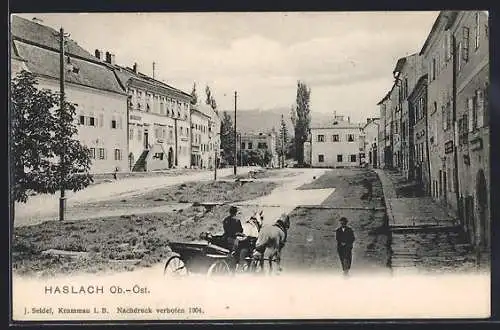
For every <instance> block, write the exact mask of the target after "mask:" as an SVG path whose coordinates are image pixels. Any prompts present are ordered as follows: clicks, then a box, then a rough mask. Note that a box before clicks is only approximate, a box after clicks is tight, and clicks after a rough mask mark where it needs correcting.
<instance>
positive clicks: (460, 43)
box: [457, 42, 462, 71]
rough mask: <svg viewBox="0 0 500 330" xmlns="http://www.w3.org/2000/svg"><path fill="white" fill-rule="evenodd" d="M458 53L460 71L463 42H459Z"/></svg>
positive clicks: (460, 68) (459, 68)
mask: <svg viewBox="0 0 500 330" xmlns="http://www.w3.org/2000/svg"><path fill="white" fill-rule="evenodd" d="M457 48H458V49H457V54H458V59H457V70H458V71H460V70H462V42H459V43H458V46H457Z"/></svg>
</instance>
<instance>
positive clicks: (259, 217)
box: [200, 210, 264, 260]
mask: <svg viewBox="0 0 500 330" xmlns="http://www.w3.org/2000/svg"><path fill="white" fill-rule="evenodd" d="M263 222H264V211H263V210H257V211H254V212H253V213H252V215H251V216H250V217H249V218H248V219H247V220H246V221H245V222H243V223H242V224H241V226H242V228H243V233H242V235H241V236H238V237H237V240H236V242H235V246H233V247H230V246H227V244H226V240H225V237H224V236H223V235H213V234H212V233H210V232H202V233H201V234H200V239H203V240H206V241H208V242H210V243H212V244H215V245H218V246H220V247H224V248H227V249H229V250H234V252H236V253H238V255H239V260H245V258H246V257H248V256H249V255H250V252H251V250H252V249H253V247H254V246H255V242H256V241H257V237H258V235H259V231H260V229H261V228H262V226H263Z"/></svg>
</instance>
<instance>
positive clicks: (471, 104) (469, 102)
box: [467, 97, 475, 132]
mask: <svg viewBox="0 0 500 330" xmlns="http://www.w3.org/2000/svg"><path fill="white" fill-rule="evenodd" d="M467 111H468V117H469V118H468V123H467V128H468V131H469V132H472V131H473V130H474V119H475V116H474V98H472V97H470V98H468V99H467Z"/></svg>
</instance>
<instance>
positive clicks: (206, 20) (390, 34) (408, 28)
mask: <svg viewBox="0 0 500 330" xmlns="http://www.w3.org/2000/svg"><path fill="white" fill-rule="evenodd" d="M438 14H439V13H438V12H430V11H429V12H307V13H306V12H302V13H300V12H288V13H277V12H274V13H270V12H268V13H262V12H261V13H80V14H79V13H66V14H65V13H57V14H45V13H44V14H21V15H20V16H23V17H25V18H28V19H32V18H33V17H37V18H39V19H41V20H42V21H43V23H42V24H45V25H48V26H51V27H53V28H55V29H57V30H58V29H59V28H61V27H63V28H64V30H65V32H68V33H70V35H71V38H72V39H73V40H75V41H76V42H78V44H79V45H81V46H82V47H83V48H85V49H87V50H88V51H89V52H90V53H92V54H93V53H94V50H95V49H100V50H102V51H103V52H106V51H109V52H111V53H113V54H115V58H116V63H117V64H119V65H122V66H129V67H132V66H133V64H134V63H137V65H138V67H139V71H141V72H143V73H144V74H147V75H151V76H152V72H153V62H155V63H156V64H155V67H156V69H155V77H156V78H157V79H159V80H163V81H165V82H166V83H168V84H170V85H172V86H174V87H176V88H179V89H181V90H183V91H186V92H188V93H190V92H191V89H192V87H193V83H194V82H196V84H197V90H198V97H199V98H203V97H204V95H205V92H204V90H205V86H207V85H208V86H210V88H211V90H212V92H213V94H214V96H215V99H216V101H217V104H218V107H219V109H222V110H227V109H234V91H237V92H238V99H237V107H238V109H261V110H266V109H272V108H276V107H288V108H289V107H290V106H291V105H292V104H294V102H295V97H296V89H297V80H301V81H304V82H305V83H306V84H307V85H308V86H309V87H310V89H311V113H312V116H313V117H314V113H319V112H321V113H332V114H333V112H334V111H336V113H337V114H343V115H345V116H350V118H351V121H358V122H362V121H363V122H364V121H365V119H366V118H367V117H375V116H377V115H378V111H379V110H378V107H377V105H376V104H377V103H378V101H380V99H382V98H383V97H384V95H385V94H386V93H387V92H388V91H389V90H390V88H391V86H392V82H393V78H392V71H393V69H394V67H395V65H396V62H397V60H398V59H399V58H400V57H404V56H406V55H410V54H413V53H415V52H419V51H420V49H421V48H422V46H423V44H424V42H425V39H426V38H427V35H428V34H429V32H430V30H431V27H432V24H433V23H434V21H435V19H436V17H437V15H438Z"/></svg>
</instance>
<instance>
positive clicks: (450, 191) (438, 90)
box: [379, 11, 491, 248]
mask: <svg viewBox="0 0 500 330" xmlns="http://www.w3.org/2000/svg"><path fill="white" fill-rule="evenodd" d="M412 59H413V65H412V64H411V62H412ZM419 62H420V64H419ZM394 74H395V78H397V79H396V84H398V87H399V90H400V91H401V97H400V103H401V102H402V116H401V122H402V125H401V128H402V130H401V132H402V142H403V144H402V149H401V150H402V152H403V156H402V165H403V166H402V171H403V172H406V171H407V173H408V178H409V179H412V178H413V177H415V179H416V180H417V181H419V182H420V183H421V184H422V186H423V188H424V190H425V192H426V193H427V194H428V195H431V196H432V197H433V198H434V199H435V200H436V201H439V202H440V203H442V204H443V205H444V206H446V207H448V208H450V209H451V210H453V211H455V212H456V213H457V214H458V216H459V218H460V220H461V222H462V225H463V227H464V228H465V231H466V232H467V233H468V236H469V238H470V241H471V242H473V243H475V244H478V245H479V246H481V247H485V248H487V247H489V246H490V244H491V242H490V241H489V233H490V231H491V229H490V222H489V221H488V219H490V203H491V201H490V197H489V192H490V184H491V182H490V166H489V165H490V157H489V109H488V88H489V39H488V14H487V12H483V11H442V12H440V13H439V15H438V17H437V18H436V20H435V22H434V24H433V26H432V28H431V31H430V33H429V35H428V37H427V39H426V40H425V42H424V45H423V47H422V49H421V51H420V53H419V54H418V56H415V55H411V56H409V57H406V58H405V60H404V61H401V60H400V61H398V65H397V66H396V70H395V72H394ZM407 79H408V82H407V81H406V80H407ZM416 79H418V80H417V81H416V82H415V83H414V86H413V88H412V83H413V81H415V80H416ZM407 84H408V87H406V86H407ZM393 89H394V86H393ZM408 92H409V95H407V93H408ZM391 93H392V90H391V92H390V93H388V94H387V95H386V96H385V97H384V98H383V99H382V101H380V102H379V105H380V112H381V122H382V123H384V124H383V126H384V127H385V128H382V127H381V128H380V129H379V142H381V141H380V139H381V138H382V137H384V138H385V141H384V144H385V146H386V148H388V147H391V148H394V147H395V145H394V144H393V143H391V142H392V141H390V142H389V140H390V139H391V137H392V138H394V135H396V134H397V129H394V130H393V128H395V126H394V125H391V121H393V120H394V118H395V117H394V113H392V112H391V111H390V110H389V103H390V102H391V101H394V98H393V97H392V95H391ZM405 98H406V100H407V104H406V102H405ZM406 105H407V108H406ZM381 126H382V125H381ZM383 132H385V134H383ZM387 132H389V134H387ZM406 141H408V148H406V143H405V142H406ZM411 143H413V147H412V145H411ZM412 149H413V152H412ZM393 150H394V149H393ZM393 150H390V151H393ZM390 154H394V152H392V153H391V152H385V153H384V156H385V158H384V159H383V161H384V162H385V165H387V164H388V163H389V161H390V159H389V158H390Z"/></svg>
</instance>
